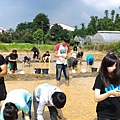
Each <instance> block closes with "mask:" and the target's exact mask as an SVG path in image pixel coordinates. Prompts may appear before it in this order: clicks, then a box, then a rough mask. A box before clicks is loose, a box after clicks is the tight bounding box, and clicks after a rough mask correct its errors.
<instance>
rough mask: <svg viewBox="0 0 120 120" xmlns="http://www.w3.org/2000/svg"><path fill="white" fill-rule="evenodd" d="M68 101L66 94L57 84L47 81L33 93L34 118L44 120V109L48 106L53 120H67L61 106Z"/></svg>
mask: <svg viewBox="0 0 120 120" xmlns="http://www.w3.org/2000/svg"><path fill="white" fill-rule="evenodd" d="M65 103H66V95H65V94H64V93H63V92H62V91H61V90H60V89H59V88H57V87H56V86H53V85H51V84H48V83H45V84H41V85H39V86H38V87H37V88H36V89H35V90H34V93H33V106H34V117H35V118H34V120H44V117H43V111H44V108H45V106H46V105H47V106H48V109H49V112H50V119H51V120H58V118H59V119H61V120H65V118H64V117H63V113H62V110H61V108H63V107H64V105H65Z"/></svg>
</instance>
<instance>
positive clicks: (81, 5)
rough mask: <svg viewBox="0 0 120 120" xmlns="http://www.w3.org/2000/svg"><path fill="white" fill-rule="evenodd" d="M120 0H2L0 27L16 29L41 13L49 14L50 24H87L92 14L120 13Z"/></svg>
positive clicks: (101, 16) (101, 15) (99, 16)
mask: <svg viewBox="0 0 120 120" xmlns="http://www.w3.org/2000/svg"><path fill="white" fill-rule="evenodd" d="M119 6H120V0H0V27H3V28H6V29H9V28H13V29H15V28H16V26H17V25H18V24H19V23H21V22H32V21H33V19H34V18H35V16H36V15H37V14H39V13H44V14H45V15H47V16H48V19H49V20H50V24H54V23H64V24H67V25H70V26H73V27H74V26H76V25H77V26H78V28H81V25H80V24H81V23H82V22H83V23H85V25H86V26H87V24H88V22H89V21H90V16H98V18H103V16H104V11H105V10H108V11H109V14H110V13H111V10H115V12H116V13H120V9H119Z"/></svg>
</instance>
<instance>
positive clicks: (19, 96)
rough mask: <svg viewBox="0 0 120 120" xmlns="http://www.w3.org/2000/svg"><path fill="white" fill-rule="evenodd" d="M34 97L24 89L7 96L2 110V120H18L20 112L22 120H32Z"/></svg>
mask: <svg viewBox="0 0 120 120" xmlns="http://www.w3.org/2000/svg"><path fill="white" fill-rule="evenodd" d="M31 104H32V96H31V94H30V93H29V92H28V91H26V90H24V89H15V90H12V91H10V92H9V93H8V94H7V97H6V99H5V101H4V103H3V105H2V108H1V119H0V120H17V119H18V111H22V120H30V119H31Z"/></svg>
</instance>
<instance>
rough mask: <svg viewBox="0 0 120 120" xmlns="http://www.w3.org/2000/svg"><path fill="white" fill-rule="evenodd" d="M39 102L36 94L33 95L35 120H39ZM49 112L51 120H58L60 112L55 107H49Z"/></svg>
mask: <svg viewBox="0 0 120 120" xmlns="http://www.w3.org/2000/svg"><path fill="white" fill-rule="evenodd" d="M38 105H39V102H38V101H37V100H36V98H35V96H34V93H33V107H34V120H37V108H38ZM48 109H49V112H50V119H51V120H58V119H57V116H58V111H57V110H56V108H55V107H54V106H48Z"/></svg>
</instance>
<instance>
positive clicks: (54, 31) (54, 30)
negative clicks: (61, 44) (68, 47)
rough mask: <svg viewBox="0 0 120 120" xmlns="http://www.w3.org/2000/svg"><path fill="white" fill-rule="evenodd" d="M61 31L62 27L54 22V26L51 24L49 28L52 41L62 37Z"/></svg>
mask: <svg viewBox="0 0 120 120" xmlns="http://www.w3.org/2000/svg"><path fill="white" fill-rule="evenodd" d="M62 32H63V28H62V27H61V26H60V25H58V24H54V26H52V27H51V29H50V34H51V36H52V38H53V41H59V40H60V39H61V38H62V37H63V36H62Z"/></svg>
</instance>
